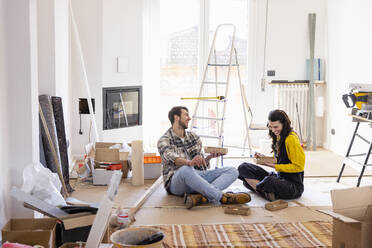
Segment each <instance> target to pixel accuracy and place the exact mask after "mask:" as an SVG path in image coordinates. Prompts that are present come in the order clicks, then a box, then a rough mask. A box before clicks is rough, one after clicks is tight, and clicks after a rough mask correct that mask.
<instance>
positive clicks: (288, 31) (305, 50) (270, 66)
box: [247, 0, 327, 123]
mask: <svg viewBox="0 0 372 248" xmlns="http://www.w3.org/2000/svg"><path fill="white" fill-rule="evenodd" d="M326 4H327V2H326V1H324V0H313V1H308V0H296V1H294V0H269V12H268V26H267V47H266V70H275V72H276V74H275V77H266V79H267V81H271V80H299V79H305V77H306V59H307V58H309V57H310V48H309V31H308V25H309V24H308V14H309V13H316V18H317V19H316V35H315V36H316V38H315V57H316V58H322V59H324V58H325V37H326V29H325V26H326V25H325V24H326ZM265 7H266V1H261V0H251V1H250V5H249V9H250V10H249V13H250V20H249V30H250V31H249V45H248V46H249V50H248V64H249V69H248V70H249V71H248V82H247V84H248V85H247V89H248V90H247V91H248V92H247V94H248V99H249V101H250V104H251V105H252V110H253V114H254V122H257V123H266V121H267V115H268V113H269V111H270V110H272V109H273V108H274V93H275V91H274V87H272V86H269V85H267V84H266V89H265V91H264V92H262V91H261V78H262V75H263V74H262V73H263V50H264V40H265V39H264V31H265Z"/></svg>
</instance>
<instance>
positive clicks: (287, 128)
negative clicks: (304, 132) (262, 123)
mask: <svg viewBox="0 0 372 248" xmlns="http://www.w3.org/2000/svg"><path fill="white" fill-rule="evenodd" d="M268 119H269V121H271V122H274V121H279V122H280V123H281V124H282V125H283V129H282V131H281V132H280V139H279V142H278V140H277V137H276V135H275V134H274V133H273V132H272V131H271V130H269V136H270V137H271V139H272V141H273V143H272V145H271V148H272V149H273V152H274V153H275V154H276V155H277V156H278V155H279V153H280V148H281V147H282V146H284V145H285V139H286V138H287V136H288V135H289V133H290V132H292V131H293V129H292V127H291V121H290V120H289V117H288V115H287V114H286V113H285V112H284V111H283V110H280V109H276V110H273V111H271V112H270V113H269V117H268ZM267 125H269V124H267Z"/></svg>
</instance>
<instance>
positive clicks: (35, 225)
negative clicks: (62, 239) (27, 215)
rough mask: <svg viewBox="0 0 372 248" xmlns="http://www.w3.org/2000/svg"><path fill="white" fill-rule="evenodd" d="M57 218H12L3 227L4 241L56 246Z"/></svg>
mask: <svg viewBox="0 0 372 248" xmlns="http://www.w3.org/2000/svg"><path fill="white" fill-rule="evenodd" d="M55 231H56V220H55V219H50V218H43V219H10V220H9V221H8V222H7V223H6V224H5V225H4V227H3V229H2V231H1V233H2V239H3V242H5V241H8V242H17V243H21V244H27V245H42V246H44V247H51V248H54V247H56V240H55V238H56V237H55Z"/></svg>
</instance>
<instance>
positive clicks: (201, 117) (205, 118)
mask: <svg viewBox="0 0 372 248" xmlns="http://www.w3.org/2000/svg"><path fill="white" fill-rule="evenodd" d="M192 118H194V119H202V120H213V121H223V120H224V118H215V117H204V116H193V117H192Z"/></svg>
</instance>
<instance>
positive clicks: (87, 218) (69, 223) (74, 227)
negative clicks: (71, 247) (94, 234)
mask: <svg viewBox="0 0 372 248" xmlns="http://www.w3.org/2000/svg"><path fill="white" fill-rule="evenodd" d="M95 217H96V215H95V214H89V213H83V214H71V215H69V216H67V217H61V218H58V220H57V223H58V224H57V228H56V243H57V246H58V247H59V246H60V245H62V244H64V243H66V242H76V241H83V242H85V241H87V239H88V236H89V232H90V230H91V228H92V225H93V221H94V218H95Z"/></svg>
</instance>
